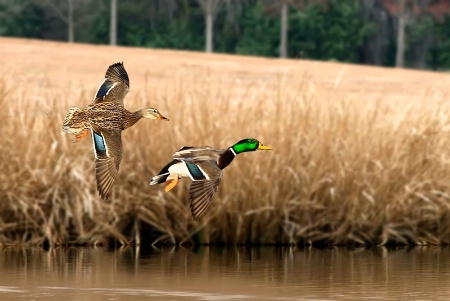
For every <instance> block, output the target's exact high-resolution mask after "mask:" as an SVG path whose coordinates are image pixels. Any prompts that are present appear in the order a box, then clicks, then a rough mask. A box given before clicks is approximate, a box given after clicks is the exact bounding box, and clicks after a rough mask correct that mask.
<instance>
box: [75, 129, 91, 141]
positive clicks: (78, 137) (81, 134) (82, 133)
mask: <svg viewBox="0 0 450 301" xmlns="http://www.w3.org/2000/svg"><path fill="white" fill-rule="evenodd" d="M88 133H89V130H88V129H84V130H83V131H82V132H81V133H79V134H78V135H77V140H76V142H78V141H80V140H81V139H83V138H84V137H86V136H87V134H88Z"/></svg>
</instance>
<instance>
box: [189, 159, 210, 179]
mask: <svg viewBox="0 0 450 301" xmlns="http://www.w3.org/2000/svg"><path fill="white" fill-rule="evenodd" d="M186 166H187V168H188V170H189V172H190V173H191V175H192V177H193V178H194V179H195V180H203V179H206V177H205V176H204V175H203V173H202V171H201V170H200V168H198V166H197V165H195V164H194V163H192V162H189V161H186Z"/></svg>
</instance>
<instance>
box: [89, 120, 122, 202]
mask: <svg viewBox="0 0 450 301" xmlns="http://www.w3.org/2000/svg"><path fill="white" fill-rule="evenodd" d="M91 132H92V144H93V147H94V155H95V177H96V180H97V190H98V192H99V194H100V196H101V197H102V198H103V199H105V200H106V199H107V198H108V197H109V195H110V194H111V189H112V186H113V184H114V182H115V180H116V179H117V175H118V173H119V165H120V161H121V160H122V139H121V133H122V131H121V130H105V129H102V128H100V127H99V126H97V125H95V124H92V131H91Z"/></svg>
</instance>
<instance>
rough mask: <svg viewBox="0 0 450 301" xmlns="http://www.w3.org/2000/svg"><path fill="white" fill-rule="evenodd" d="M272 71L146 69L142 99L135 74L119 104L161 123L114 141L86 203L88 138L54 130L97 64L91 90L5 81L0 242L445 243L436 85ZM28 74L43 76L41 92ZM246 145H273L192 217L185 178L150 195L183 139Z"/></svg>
mask: <svg viewBox="0 0 450 301" xmlns="http://www.w3.org/2000/svg"><path fill="white" fill-rule="evenodd" d="M86 47H87V46H86ZM127 51H132V50H127ZM140 51H142V50H140ZM171 55H173V54H171V53H168V54H167V56H169V57H170V56H171ZM232 60H233V59H230V61H232ZM218 61H220V59H218ZM110 63H113V61H111V62H110ZM216 63H217V62H216ZM24 64H26V62H25V63H24ZM236 64H238V63H236ZM271 64H272V68H273V69H275V71H274V70H269V69H270V68H267V69H266V70H264V72H262V73H260V76H259V77H258V76H257V74H256V75H255V74H250V75H248V74H241V75H238V76H236V73H232V72H230V73H229V74H228V73H227V72H225V73H218V72H217V71H214V70H215V69H214V68H213V70H202V69H201V68H199V69H197V70H196V71H195V72H192V71H191V70H182V71H179V72H174V73H173V75H172V76H170V77H166V78H163V77H164V74H163V73H159V74H149V73H147V74H145V75H144V78H143V79H141V81H143V82H144V83H143V84H140V89H139V90H138V88H136V86H137V85H133V80H135V79H137V77H138V76H139V75H137V74H133V73H131V72H130V70H128V72H129V74H130V79H131V92H130V93H129V94H128V96H127V98H126V100H125V101H126V104H125V105H126V106H127V107H128V108H130V109H138V108H140V107H147V106H154V107H156V108H158V109H159V110H160V111H161V113H162V114H163V115H165V116H167V117H169V118H170V122H169V123H161V122H160V123H158V122H157V121H148V120H143V121H140V122H139V123H138V124H137V125H136V126H134V127H133V128H131V129H128V130H126V131H125V132H124V133H123V142H124V158H123V161H122V165H121V169H120V172H119V179H118V181H117V183H116V184H115V186H114V188H113V194H112V197H111V199H110V201H106V202H105V201H102V200H101V199H100V197H99V196H98V195H97V193H96V187H95V180H94V168H93V153H92V150H91V142H90V141H89V140H90V137H88V138H86V139H84V140H83V141H81V142H79V143H75V144H74V143H71V139H73V137H69V135H67V134H65V133H63V132H62V131H61V123H62V120H63V117H64V113H65V110H66V109H67V108H68V107H70V106H73V105H76V106H83V105H86V104H87V103H88V102H89V101H90V99H91V94H93V93H94V92H95V89H96V88H97V85H98V84H99V83H100V80H101V77H102V76H103V72H104V70H103V69H106V67H107V65H108V64H105V66H104V68H103V69H101V68H100V69H97V70H96V71H95V73H96V74H95V75H96V76H93V78H96V79H97V81H95V83H94V84H92V82H91V81H85V82H84V81H83V78H80V79H77V80H75V81H74V82H67V83H66V84H65V85H64V86H62V85H59V86H58V85H55V86H52V85H51V84H48V86H49V87H47V88H43V86H36V85H33V84H31V83H28V84H27V81H26V80H24V81H23V82H22V83H21V84H20V86H17V80H16V79H17V78H18V77H20V76H23V77H26V74H22V73H20V72H19V73H18V72H16V73H14V72H13V71H11V72H10V73H9V74H10V75H4V76H3V78H1V79H0V106H1V108H2V110H1V112H0V114H1V115H0V117H1V118H0V128H1V132H2V143H1V144H0V156H1V158H2V159H1V162H0V171H1V172H0V241H1V242H3V244H39V243H42V242H44V241H45V242H48V243H50V244H68V243H75V244H96V243H101V242H105V243H106V242H111V241H113V240H114V241H118V242H120V243H122V244H127V243H138V244H144V245H145V244H147V245H148V244H152V243H173V244H176V243H201V244H279V243H281V244H299V243H300V244H303V243H313V244H314V243H329V244H387V243H404V244H446V243H449V241H450V219H449V216H450V137H449V133H448V132H449V129H450V127H449V126H450V123H449V121H450V119H449V118H450V115H449V114H450V113H449V112H450V111H449V110H448V109H449V106H448V104H446V103H445V91H444V92H442V90H441V89H440V88H435V89H432V88H429V87H428V86H425V88H424V89H422V90H421V91H423V93H418V94H417V95H414V90H417V89H418V87H417V86H409V87H403V86H401V82H399V84H398V85H397V86H395V87H396V89H392V86H391V85H392V81H389V80H387V81H386V83H385V85H384V86H380V85H378V86H376V85H374V88H373V90H371V87H370V86H364V87H362V88H361V91H358V90H357V89H358V87H359V85H358V82H357V81H356V83H354V84H353V86H352V87H354V89H355V90H356V91H353V92H351V90H349V89H347V88H345V87H346V85H349V81H350V80H348V81H346V79H345V78H342V76H341V75H339V76H337V77H336V78H335V81H334V82H327V83H321V82H320V81H319V80H317V79H316V78H314V77H313V76H312V75H310V74H308V72H307V71H304V70H303V71H301V73H299V72H297V73H292V72H291V73H289V72H280V71H278V70H276V64H277V62H276V61H272V62H271ZM280 64H282V63H280ZM125 66H127V63H126V62H125ZM324 66H325V67H326V66H327V65H326V64H324V65H322V67H324ZM330 66H331V64H330ZM236 68H237V69H238V70H240V69H239V67H236ZM330 68H331V67H330ZM364 70H368V69H364ZM39 72H40V73H41V74H43V75H42V76H43V79H42V78H41V79H40V82H43V81H48V82H50V83H51V82H52V79H51V78H48V77H47V76H48V75H45V70H44V69H42V70H39ZM242 72H243V71H242ZM367 72H369V73H370V71H367ZM392 72H394V71H392ZM4 74H5V73H4ZM362 76H363V75H362ZM441 76H442V77H444V75H441ZM161 78H163V79H161ZM367 78H369V76H367ZM377 89H378V90H377ZM400 89H403V90H402V91H403V92H402V93H400V94H399V90H400ZM349 91H350V92H349ZM405 91H406V92H405ZM405 94H406V96H405ZM399 95H400V96H399ZM150 100H151V101H150ZM246 137H254V138H257V139H259V140H260V141H262V142H263V143H265V144H268V145H270V146H272V147H273V148H274V151H272V152H254V153H245V154H242V155H239V156H238V157H237V158H236V160H235V161H234V162H233V163H232V164H231V165H230V166H229V167H228V168H227V169H226V170H224V178H223V180H222V183H221V185H220V188H219V191H218V193H217V194H216V196H215V197H214V200H213V202H212V204H211V206H210V207H209V208H208V210H207V211H206V213H205V215H204V217H202V218H201V219H200V221H198V222H195V221H193V220H192V219H191V217H190V214H189V209H188V187H189V183H188V182H189V181H183V182H184V183H182V184H181V185H179V186H178V187H177V188H176V189H174V190H172V191H171V192H169V193H167V194H164V193H163V189H162V187H159V186H156V187H155V186H149V185H148V183H149V181H150V178H151V177H152V176H153V175H155V174H156V173H157V172H158V171H159V169H160V168H161V167H162V166H163V165H164V164H165V163H166V162H167V161H168V160H170V158H171V154H172V153H173V152H174V151H175V150H177V149H178V148H179V147H181V146H183V145H210V146H214V147H219V148H225V147H227V146H230V145H232V144H233V143H234V142H236V141H238V140H240V139H242V138H246Z"/></svg>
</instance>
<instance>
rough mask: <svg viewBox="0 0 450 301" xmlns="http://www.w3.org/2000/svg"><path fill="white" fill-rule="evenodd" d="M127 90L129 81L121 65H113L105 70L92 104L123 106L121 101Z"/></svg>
mask: <svg viewBox="0 0 450 301" xmlns="http://www.w3.org/2000/svg"><path fill="white" fill-rule="evenodd" d="M129 90H130V80H129V79H128V74H127V72H126V71H125V68H124V67H123V63H115V64H113V65H111V66H109V68H108V70H106V75H105V79H104V80H103V82H102V84H101V85H100V87H99V88H98V90H97V93H96V94H95V97H94V102H93V103H94V104H96V103H101V102H119V103H121V104H123V99H124V98H125V95H127V93H128V91H129Z"/></svg>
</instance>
